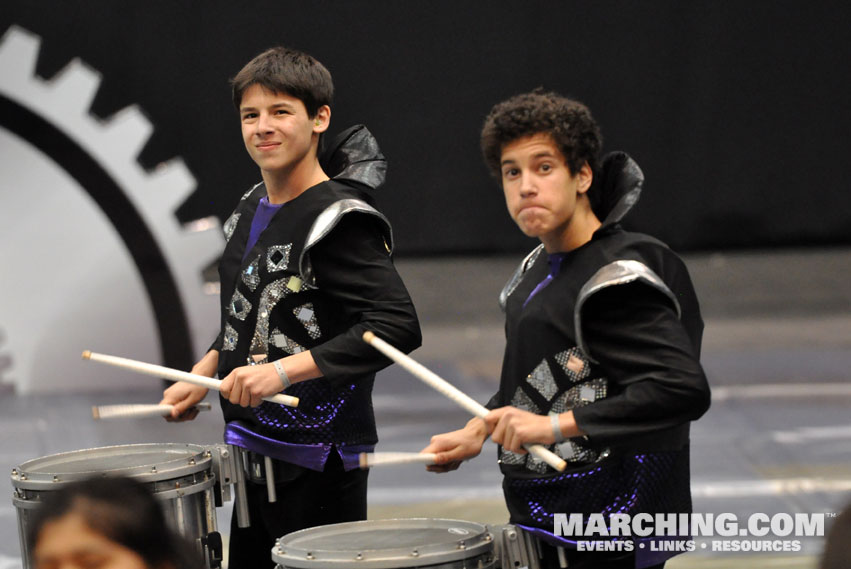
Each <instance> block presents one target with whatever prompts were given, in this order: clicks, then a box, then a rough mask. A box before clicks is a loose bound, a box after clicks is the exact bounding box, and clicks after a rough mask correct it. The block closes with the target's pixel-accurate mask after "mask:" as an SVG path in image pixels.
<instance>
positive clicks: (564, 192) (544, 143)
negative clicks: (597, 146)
mask: <svg viewBox="0 0 851 569" xmlns="http://www.w3.org/2000/svg"><path fill="white" fill-rule="evenodd" d="M500 171H501V178H502V189H503V192H504V194H505V204H506V206H507V208H508V213H509V215H510V216H511V219H513V220H514V222H515V223H516V224H517V226H518V227H519V228H520V230H521V231H523V233H525V234H526V235H528V236H529V237H537V238H538V239H540V240H541V242H542V243H543V244H544V247H545V248H546V250H547V251H548V252H550V253H555V252H560V251H569V250H571V249H574V248H576V247H578V246H580V245H582V244H583V243H585V242H586V241H588V240H589V239H590V238H591V235H592V234H593V232H594V231H595V230H596V229H597V228H598V227H599V226H600V222H599V220H597V218H596V216H594V214H593V212H592V211H591V207H590V204H589V202H588V197H587V196H586V195H585V193H586V192H587V191H588V189H589V188H590V187H591V181H592V179H593V174H592V172H591V168H590V166H588V164H587V163H586V164H584V165H583V166H582V167H581V168H580V169H579V170H578V171H577V172H576V174H575V175H574V174H572V173H571V172H570V169H569V168H568V167H567V164H566V163H565V159H564V156H563V155H562V153H561V152H560V151H559V149H558V148H557V147H556V145H555V144H554V143H553V141H552V138H550V136H548V135H546V134H535V135H532V136H526V137H523V138H518V139H517V140H514V141H512V142H510V143H508V144H506V145H505V146H504V147H503V149H502V155H501V159H500Z"/></svg>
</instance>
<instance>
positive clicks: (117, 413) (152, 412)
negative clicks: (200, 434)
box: [92, 402, 211, 421]
mask: <svg viewBox="0 0 851 569" xmlns="http://www.w3.org/2000/svg"><path fill="white" fill-rule="evenodd" d="M173 408H174V405H148V404H132V403H131V404H127V405H99V406H96V407H92V417H93V418H94V419H95V420H96V421H97V420H99V419H128V418H139V417H165V416H167V415H170V414H171V410H172V409H173ZM194 408H197V409H198V410H199V411H209V410H210V409H211V405H210V404H209V403H203V402H202V403H197V404H195V405H194V406H193V407H190V409H194Z"/></svg>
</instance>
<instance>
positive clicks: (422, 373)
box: [363, 332, 567, 472]
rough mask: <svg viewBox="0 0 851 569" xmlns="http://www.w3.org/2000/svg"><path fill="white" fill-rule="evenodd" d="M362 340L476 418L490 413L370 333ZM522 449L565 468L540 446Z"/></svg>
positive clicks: (552, 453) (560, 469)
mask: <svg viewBox="0 0 851 569" xmlns="http://www.w3.org/2000/svg"><path fill="white" fill-rule="evenodd" d="M363 339H364V341H365V342H366V343H367V344H369V345H371V346H372V347H373V348H375V349H376V350H378V351H379V352H381V353H382V354H384V355H385V356H387V357H388V358H390V359H391V360H393V361H394V362H396V363H397V364H399V365H400V366H402V367H403V368H405V369H406V370H408V371H409V372H411V374H412V375H414V377H417V378H419V379H421V380H422V381H424V382H425V383H427V384H428V385H430V386H431V387H433V388H434V389H436V390H438V391H439V392H440V393H442V394H443V395H445V396H446V397H448V398H449V399H451V400H452V401H454V402H455V403H457V404H458V405H460V406H461V407H463V408H464V409H466V410H467V411H469V412H470V413H472V414H473V415H475V416H476V417H482V418H484V416H485V415H487V414H488V413H489V412H490V411H489V410H488V408H487V407H485V406H484V405H481V404H479V403H478V402H477V401H476V400H475V399H473V398H471V397H469V396H468V395H466V394H465V393H463V392H462V391H460V390H459V389H458V388H457V387H455V386H454V385H452V384H451V383H449V382H448V381H446V380H445V379H443V378H442V377H440V376H439V375H437V374H436V373H434V372H433V371H431V370H430V369H428V368H427V367H425V366H424V365H422V364H421V363H419V362H418V361H416V360H415V359H414V358H412V357H410V356H409V355H407V354H404V353H402V352H400V351H399V350H397V349H396V348H394V347H393V346H391V345H390V344H388V343H387V342H385V341H384V340H382V339H381V338H379V337H377V336H376V335H375V334H373V333H372V332H364V334H363ZM524 448H525V449H526V450H527V451H528V452H529V453H530V454H531V455H533V456H535V457H536V458H538V459H540V460H542V461H544V462H546V463H547V464H549V465H550V466H552V467H553V468H555V469H556V470H558V471H559V472H563V471H564V469H565V468H566V467H567V462H565V461H564V459H562V458H561V457H560V456H558V455H557V454H555V453H554V452H552V451H550V450H549V449H547V448H545V447H543V446H541V445H538V444H534V445H524Z"/></svg>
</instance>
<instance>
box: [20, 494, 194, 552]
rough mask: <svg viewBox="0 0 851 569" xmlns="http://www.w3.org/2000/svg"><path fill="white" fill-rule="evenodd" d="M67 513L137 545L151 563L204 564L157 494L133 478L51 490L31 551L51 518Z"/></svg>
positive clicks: (37, 518)
mask: <svg viewBox="0 0 851 569" xmlns="http://www.w3.org/2000/svg"><path fill="white" fill-rule="evenodd" d="M68 514H79V515H80V516H81V517H82V518H83V519H84V520H85V522H86V525H88V526H89V527H90V528H91V529H92V530H94V531H95V532H97V533H99V534H101V535H102V536H104V537H105V538H107V539H109V540H110V541H113V542H115V543H118V544H120V545H123V546H124V547H126V548H128V549H130V550H132V551H135V552H136V553H137V554H139V556H140V557H141V558H142V559H143V560H144V561H145V563H146V564H147V565H148V567H152V568H166V567H170V568H174V569H197V568H198V567H202V566H203V561H202V560H201V559H200V554H198V553H197V552H196V551H195V548H194V546H193V545H192V544H191V543H189V542H187V541H186V540H184V538H183V537H182V536H180V535H179V534H177V533H176V532H175V531H173V530H172V529H171V528H170V526H169V525H168V524H167V523H166V519H165V516H164V514H163V510H162V508H161V507H160V504H159V502H158V501H157V499H156V498H155V497H154V496H153V495H152V494H151V492H150V491H149V490H148V489H147V488H146V487H145V486H144V485H143V484H141V483H140V482H137V481H136V480H133V479H132V478H126V477H106V478H102V477H98V478H89V479H86V480H79V481H75V482H70V483H68V484H67V485H64V486H62V487H61V488H60V489H59V490H57V491H55V492H50V493H49V494H47V495H46V498H45V499H44V503H43V504H42V505H41V506H40V507H39V508H38V509H36V511H35V514H34V515H33V519H32V523H31V525H30V526H29V528H28V531H27V536H26V539H27V547H28V549H29V551H35V546H36V543H37V542H38V539H39V535H40V534H41V530H42V529H43V528H44V526H45V525H46V524H48V523H49V522H52V521H55V520H58V519H60V518H63V517H64V516H66V515H68Z"/></svg>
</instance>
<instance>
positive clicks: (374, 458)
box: [358, 452, 437, 469]
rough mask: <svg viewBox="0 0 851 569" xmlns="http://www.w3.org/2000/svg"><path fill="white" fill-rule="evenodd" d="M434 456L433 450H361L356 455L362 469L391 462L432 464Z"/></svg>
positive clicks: (386, 464)
mask: <svg viewBox="0 0 851 569" xmlns="http://www.w3.org/2000/svg"><path fill="white" fill-rule="evenodd" d="M436 458H437V455H436V454H435V453H433V452H362V453H360V454H359V455H358V461H359V463H360V467H361V468H362V469H367V468H372V467H373V466H388V465H391V464H414V463H417V464H434V461H435V459H436Z"/></svg>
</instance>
